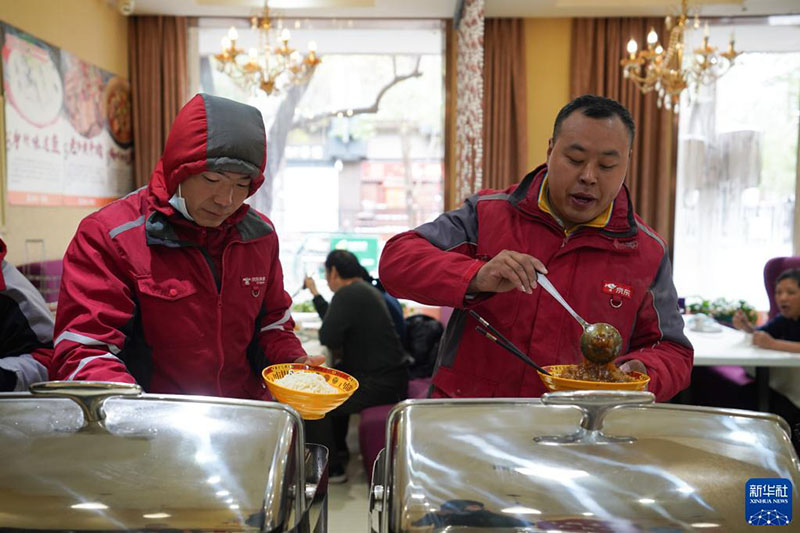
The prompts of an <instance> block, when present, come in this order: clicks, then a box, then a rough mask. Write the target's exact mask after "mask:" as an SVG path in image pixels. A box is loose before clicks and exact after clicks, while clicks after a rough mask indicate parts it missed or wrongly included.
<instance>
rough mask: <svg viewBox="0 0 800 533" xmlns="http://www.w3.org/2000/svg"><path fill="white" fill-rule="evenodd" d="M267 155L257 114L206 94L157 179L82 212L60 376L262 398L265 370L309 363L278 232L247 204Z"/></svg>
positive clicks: (63, 316)
mask: <svg viewBox="0 0 800 533" xmlns="http://www.w3.org/2000/svg"><path fill="white" fill-rule="evenodd" d="M265 160H266V134H265V130H264V120H263V118H262V116H261V113H260V112H259V111H258V109H256V108H254V107H251V106H248V105H244V104H241V103H238V102H234V101H232V100H228V99H225V98H220V97H216V96H210V95H206V94H199V95H197V96H195V97H194V98H192V99H191V100H190V101H189V102H188V103H187V104H186V105H185V106H184V107H183V108H182V109H181V110H180V112H179V113H178V116H177V117H176V118H175V121H174V123H173V125H172V128H171V130H170V133H169V136H168V139H167V144H166V147H165V149H164V153H163V155H162V156H161V159H160V161H159V162H158V164H157V165H156V168H155V170H154V171H153V173H152V175H151V178H150V182H149V184H148V186H147V187H144V188H142V189H140V190H138V191H135V192H134V193H132V194H129V195H128V196H126V197H124V198H122V199H119V200H117V201H115V202H112V203H111V204H109V205H108V206H106V207H104V208H103V209H100V210H99V211H97V212H95V213H93V214H91V215H89V216H88V217H86V218H85V219H84V220H83V221H82V222H81V223H80V226H79V227H78V230H77V232H76V234H75V237H74V238H73V239H72V242H71V243H70V245H69V247H68V249H67V252H66V255H65V256H64V274H63V277H62V280H61V293H60V295H59V301H58V313H57V316H56V328H55V334H56V340H55V355H54V363H53V366H54V368H55V369H56V376H57V378H58V379H63V380H95V381H114V382H124V383H138V384H139V385H141V386H142V387H143V388H144V390H145V391H147V392H159V393H176V394H201V395H209V396H225V397H234V398H249V399H265V398H267V397H268V395H267V391H266V388H265V386H264V385H263V381H262V378H261V370H262V369H263V368H264V367H265V366H267V365H268V364H270V363H286V362H294V361H307V360H308V359H307V356H306V354H305V352H304V351H303V348H302V346H301V344H300V341H299V340H298V339H297V337H296V336H295V335H294V332H293V327H294V323H293V322H292V317H291V313H290V306H291V298H290V297H289V295H288V294H287V293H286V291H285V290H284V287H283V272H282V269H281V264H280V261H279V260H278V235H277V233H276V232H275V229H274V227H273V225H272V223H271V222H270V221H269V219H268V218H267V217H266V216H264V215H263V214H261V213H259V212H257V211H255V210H254V209H252V208H251V207H250V206H248V205H246V204H244V200H245V199H246V198H247V197H248V196H250V195H252V194H253V193H255V191H256V190H257V189H258V188H259V187H260V186H261V184H262V183H263V182H264V175H263V171H264V164H265ZM323 360H324V358H323V357H322V356H316V357H315V358H313V359H312V360H310V362H311V363H320V362H322V361H323Z"/></svg>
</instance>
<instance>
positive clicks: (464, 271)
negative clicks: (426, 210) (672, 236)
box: [380, 95, 694, 401]
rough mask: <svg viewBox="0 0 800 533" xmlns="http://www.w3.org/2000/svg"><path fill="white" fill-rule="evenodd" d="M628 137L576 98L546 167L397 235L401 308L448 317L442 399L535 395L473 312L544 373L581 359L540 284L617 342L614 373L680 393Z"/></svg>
mask: <svg viewBox="0 0 800 533" xmlns="http://www.w3.org/2000/svg"><path fill="white" fill-rule="evenodd" d="M633 137H634V124H633V120H632V118H631V116H630V113H629V112H628V110H627V109H625V108H624V107H623V106H622V105H620V104H619V103H618V102H615V101H614V100H610V99H607V98H601V97H597V96H591V95H585V96H582V97H580V98H577V99H575V100H573V101H572V102H570V103H569V104H567V105H566V106H565V107H564V108H563V109H562V110H561V111H560V112H559V114H558V116H557V117H556V120H555V125H554V128H553V137H552V139H550V142H549V144H548V148H547V163H546V164H545V165H542V166H540V167H539V168H537V169H535V170H534V171H532V172H531V173H530V174H528V175H527V176H526V177H525V178H524V179H523V180H522V182H520V183H519V184H517V185H513V186H511V187H509V188H508V189H506V190H505V191H493V190H483V191H480V192H478V194H476V195H474V196H472V197H470V198H468V199H467V200H466V202H465V203H464V205H463V207H461V208H459V209H456V210H454V211H450V212H447V213H444V214H443V215H441V216H440V217H439V218H437V219H436V220H434V221H433V222H430V223H427V224H423V225H422V226H420V227H418V228H416V229H415V230H412V231H408V232H405V233H401V234H400V235H396V236H394V237H393V238H392V239H391V240H390V241H389V242H388V243H386V247H385V248H384V250H383V254H382V256H381V261H380V279H381V281H382V282H383V284H384V286H385V287H386V288H387V289H388V290H389V292H391V293H392V294H394V295H395V296H398V297H403V298H409V299H412V300H416V301H418V302H421V303H425V304H430V305H442V306H449V307H453V308H455V309H456V310H455V312H454V313H453V316H452V318H451V319H450V321H449V323H448V325H447V330H446V331H445V333H444V337H443V340H442V343H441V347H440V350H439V356H438V360H437V365H436V370H435V374H434V376H433V386H434V389H433V395H434V396H437V397H442V396H445V397H493V396H494V397H502V396H505V397H517V396H539V395H541V394H542V393H543V392H544V391H545V389H544V386H543V385H542V383H541V381H540V380H539V377H538V376H537V373H536V371H535V370H534V369H532V368H530V367H528V366H527V365H525V364H524V363H522V362H521V361H519V360H518V359H516V358H515V357H513V356H512V355H511V354H509V353H507V352H506V351H505V350H503V349H502V348H500V347H498V346H497V345H495V344H493V343H491V342H489V341H488V340H486V339H485V338H483V337H482V336H480V335H479V334H478V333H477V332H476V331H475V326H477V325H478V324H477V322H476V321H475V320H474V319H473V318H472V317H470V316H469V315H468V314H467V313H466V312H465V311H466V310H469V309H474V310H476V311H477V312H478V313H479V314H480V315H482V316H483V317H484V318H485V319H486V320H487V321H488V322H489V323H490V324H492V325H493V326H494V327H495V328H497V329H498V330H500V331H501V332H502V333H503V334H504V335H505V336H506V337H508V338H509V339H510V340H511V341H512V342H513V343H514V344H516V345H517V346H518V347H519V348H520V349H522V351H524V352H526V353H527V354H528V355H530V357H531V358H532V359H533V360H534V361H536V362H538V363H539V364H540V365H551V364H570V363H577V362H579V361H581V360H582V354H581V352H580V346H579V341H578V339H579V338H580V334H581V332H582V330H581V327H580V325H579V324H578V323H577V322H576V321H575V320H574V319H573V318H571V317H570V316H569V315H568V314H567V312H566V311H565V310H564V309H563V308H562V307H561V306H560V305H559V304H558V303H557V302H556V301H555V300H554V299H553V298H552V297H551V296H550V295H549V294H546V293H544V292H543V291H542V290H536V288H537V284H536V276H537V272H541V273H544V274H547V276H548V278H549V279H550V281H551V282H552V283H553V285H554V286H555V287H556V288H557V289H558V290H559V291H560V292H561V294H562V295H563V296H564V298H565V299H566V300H567V301H568V302H569V303H570V304H571V305H572V307H573V308H574V309H575V310H576V311H577V312H578V314H580V315H581V316H583V318H585V319H586V320H587V321H589V322H607V323H610V324H612V325H614V326H615V327H616V328H617V329H618V330H619V331H620V333H621V335H622V339H623V351H622V353H623V354H624V355H623V356H621V357H620V358H619V359H618V361H617V362H618V364H621V368H622V369H623V370H626V371H629V370H639V371H646V372H647V373H648V374H649V375H650V378H651V381H650V390H651V391H652V392H653V393H655V395H656V398H657V399H658V400H659V401H666V400H668V399H670V398H671V397H672V396H674V395H675V394H676V393H677V392H679V391H680V390H682V389H683V388H685V387H686V386H688V384H689V378H690V372H691V367H692V359H693V354H694V352H693V349H692V346H691V344H690V343H689V341H688V340H687V339H686V337H685V336H684V334H683V319H682V318H681V315H680V313H679V311H678V305H677V295H676V292H675V287H674V285H673V283H672V273H671V267H670V262H669V256H668V254H667V249H666V246H665V244H664V242H663V240H662V239H661V238H660V237H659V236H658V235H657V234H656V233H655V231H653V230H652V229H651V228H649V227H648V226H647V225H646V224H645V223H644V222H642V220H641V219H640V218H639V217H638V215H636V213H634V210H633V206H632V205H631V201H630V195H629V193H628V189H627V188H626V187H624V186H623V181H624V179H625V174H626V173H627V170H628V164H629V161H630V155H631V145H632V142H633Z"/></svg>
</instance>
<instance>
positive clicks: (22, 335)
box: [0, 239, 53, 392]
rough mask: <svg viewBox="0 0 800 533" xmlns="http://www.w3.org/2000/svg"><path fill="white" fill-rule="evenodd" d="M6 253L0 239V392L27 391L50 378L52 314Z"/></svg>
mask: <svg viewBox="0 0 800 533" xmlns="http://www.w3.org/2000/svg"><path fill="white" fill-rule="evenodd" d="M6 253H7V248H6V244H5V243H4V242H3V240H2V239H0V391H3V392H7V391H24V390H28V386H29V385H30V384H31V383H36V382H37V381H47V377H48V372H47V365H49V364H50V360H51V358H52V355H53V316H52V314H51V313H50V311H49V310H48V309H47V304H46V303H45V301H44V298H42V295H41V294H40V293H39V291H37V290H36V287H34V286H33V285H32V284H31V282H30V281H28V280H27V279H26V278H25V276H23V275H22V274H21V273H20V271H19V270H17V269H16V268H15V267H14V265H12V264H11V263H9V262H8V261H6V259H5V257H6Z"/></svg>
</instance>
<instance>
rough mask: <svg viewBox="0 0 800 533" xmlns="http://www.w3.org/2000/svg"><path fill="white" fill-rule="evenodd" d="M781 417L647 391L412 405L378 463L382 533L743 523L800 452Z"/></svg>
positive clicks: (392, 428)
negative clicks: (667, 400) (757, 497)
mask: <svg viewBox="0 0 800 533" xmlns="http://www.w3.org/2000/svg"><path fill="white" fill-rule="evenodd" d="M788 432H789V428H788V425H787V424H786V423H785V422H784V421H783V420H782V419H780V418H779V417H777V416H774V415H768V414H761V413H755V412H749V411H735V410H723V409H712V408H704V407H691V406H682V405H671V404H654V403H653V395H652V394H651V393H648V392H621V391H620V392H613V391H609V392H599V391H578V392H559V393H551V394H546V395H545V396H543V397H542V398H541V400H539V399H483V400H480V399H474V400H472V399H470V400H417V401H407V402H403V403H402V404H399V405H398V406H397V407H395V409H394V410H393V411H392V412H391V414H390V416H389V421H388V424H387V433H386V438H387V440H386V442H387V443H389V444H388V445H387V447H386V448H385V449H384V450H383V451H382V452H381V455H379V457H378V459H377V460H376V462H375V467H374V472H373V477H372V487H371V494H370V520H369V522H370V528H371V531H373V532H380V533H400V532H423V531H424V532H428V531H459V532H461V531H463V532H468V531H487V530H491V531H514V532H521V531H596V532H609V533H624V532H644V531H648V532H649V531H653V532H655V531H659V532H669V531H694V530H697V531H741V530H745V529H748V528H750V527H752V526H748V525H747V521H746V518H745V504H744V500H745V485H746V482H747V481H748V479H750V478H787V479H789V480H791V482H792V484H793V487H794V488H793V507H792V509H793V514H794V519H795V520H800V514H798V483H800V472H799V471H798V458H797V455H796V454H795V452H794V449H793V448H792V446H791V443H790V441H789V437H788Z"/></svg>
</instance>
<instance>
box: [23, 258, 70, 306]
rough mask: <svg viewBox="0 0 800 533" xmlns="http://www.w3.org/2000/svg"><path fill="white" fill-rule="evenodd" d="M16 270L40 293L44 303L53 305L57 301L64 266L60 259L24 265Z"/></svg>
mask: <svg viewBox="0 0 800 533" xmlns="http://www.w3.org/2000/svg"><path fill="white" fill-rule="evenodd" d="M17 270H19V271H20V272H21V273H22V275H23V276H25V277H26V278H27V279H28V281H30V282H31V284H32V285H33V286H34V287H36V288H37V289H38V290H39V292H40V293H42V297H44V301H45V302H47V303H54V302H57V301H58V291H59V289H60V288H61V274H62V272H63V271H64V264H63V261H62V260H61V259H51V260H49V261H37V262H34V263H26V264H24V265H20V266H19V267H17Z"/></svg>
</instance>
